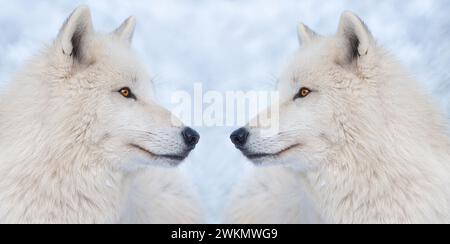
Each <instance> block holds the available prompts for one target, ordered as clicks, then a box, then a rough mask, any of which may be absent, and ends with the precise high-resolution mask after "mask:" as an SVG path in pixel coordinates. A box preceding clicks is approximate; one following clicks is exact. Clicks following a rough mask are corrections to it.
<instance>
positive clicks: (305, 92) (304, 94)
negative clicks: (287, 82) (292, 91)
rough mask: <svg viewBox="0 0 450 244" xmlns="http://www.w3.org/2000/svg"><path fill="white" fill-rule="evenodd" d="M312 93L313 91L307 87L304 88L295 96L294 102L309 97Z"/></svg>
mask: <svg viewBox="0 0 450 244" xmlns="http://www.w3.org/2000/svg"><path fill="white" fill-rule="evenodd" d="M310 93H311V90H310V89H309V88H306V87H302V88H301V89H300V91H299V92H298V93H297V95H295V97H294V100H295V99H297V98H304V97H307V96H308V95H309V94H310Z"/></svg>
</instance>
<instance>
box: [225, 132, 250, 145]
mask: <svg viewBox="0 0 450 244" xmlns="http://www.w3.org/2000/svg"><path fill="white" fill-rule="evenodd" d="M249 135H250V132H249V131H248V130H247V129H246V128H240V129H238V130H236V131H234V132H233V133H232V134H231V136H230V139H231V142H233V144H234V145H236V147H237V148H239V149H241V148H242V147H243V146H245V144H247V140H248V136H249Z"/></svg>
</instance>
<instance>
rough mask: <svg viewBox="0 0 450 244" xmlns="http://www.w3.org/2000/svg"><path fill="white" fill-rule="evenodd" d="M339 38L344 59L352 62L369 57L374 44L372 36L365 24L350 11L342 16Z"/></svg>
mask: <svg viewBox="0 0 450 244" xmlns="http://www.w3.org/2000/svg"><path fill="white" fill-rule="evenodd" d="M337 38H338V41H339V42H341V45H342V47H343V49H342V50H343V51H344V54H343V58H345V59H346V61H350V62H351V61H352V60H353V59H356V58H358V57H363V56H365V55H367V54H368V52H370V48H371V47H372V45H373V42H374V39H373V37H372V34H371V33H370V31H369V29H368V28H367V26H366V25H365V24H364V22H363V21H362V20H361V19H360V18H359V17H358V16H356V15H355V14H353V13H352V12H349V11H346V12H344V13H343V14H342V16H341V21H340V23H339V28H338V32H337Z"/></svg>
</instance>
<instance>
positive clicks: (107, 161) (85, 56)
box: [0, 6, 202, 223]
mask: <svg viewBox="0 0 450 244" xmlns="http://www.w3.org/2000/svg"><path fill="white" fill-rule="evenodd" d="M134 28H135V19H134V18H133V17H130V18H129V19H128V20H126V21H125V22H124V23H123V24H122V25H121V26H120V27H119V28H118V29H117V30H116V31H114V32H113V33H111V34H98V33H96V32H94V30H93V27H92V21H91V14H90V11H89V9H88V8H87V7H85V6H82V7H79V8H78V9H76V10H75V11H74V12H73V13H72V15H71V16H70V17H69V18H68V19H67V21H66V22H65V24H64V25H63V27H62V28H61V30H60V33H59V35H58V37H57V38H56V40H55V41H54V43H53V44H52V45H50V46H48V47H47V48H45V49H44V50H43V51H42V52H41V53H40V54H39V55H38V56H36V57H34V58H33V59H32V60H31V61H30V62H29V63H28V65H27V66H26V68H25V69H23V71H22V72H21V73H19V74H18V75H17V77H16V78H15V80H14V81H13V82H12V84H11V86H10V87H9V88H8V89H7V90H6V91H5V93H4V94H2V95H1V98H0V206H1V207H0V222H2V223H120V222H125V223H198V222H202V217H201V211H200V208H199V207H198V205H197V202H196V200H195V198H194V195H191V194H190V191H191V190H189V183H188V182H186V181H185V180H183V178H181V176H180V175H178V173H177V172H176V171H173V170H169V169H163V168H158V167H156V168H149V167H150V166H158V165H159V166H164V167H167V166H176V165H178V164H179V163H180V162H181V161H183V159H185V158H186V157H187V156H188V154H189V152H190V151H191V150H192V149H194V147H195V145H196V144H197V142H198V140H199V136H198V134H197V133H196V132H195V131H193V130H192V129H189V128H184V127H182V126H180V124H178V123H172V122H173V121H174V120H172V118H171V117H172V116H171V114H170V113H169V112H168V111H166V110H165V109H163V108H162V107H160V106H158V105H157V104H156V102H155V101H154V95H153V93H152V92H153V91H152V86H151V81H150V80H149V78H148V76H147V75H146V73H145V72H144V70H143V68H142V66H141V65H140V64H139V63H138V62H137V60H136V58H135V57H134V55H133V53H132V52H131V50H130V47H129V46H130V42H131V39H132V36H133V32H134ZM174 122H177V121H174Z"/></svg>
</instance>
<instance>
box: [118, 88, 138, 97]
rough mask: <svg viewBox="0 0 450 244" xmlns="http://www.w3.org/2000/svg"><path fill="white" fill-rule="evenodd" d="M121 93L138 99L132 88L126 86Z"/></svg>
mask: <svg viewBox="0 0 450 244" xmlns="http://www.w3.org/2000/svg"><path fill="white" fill-rule="evenodd" d="M119 93H120V94H122V96H123V97H126V98H132V99H136V97H135V96H134V94H133V93H132V92H131V90H130V88H128V87H124V88H122V89H120V90H119Z"/></svg>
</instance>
